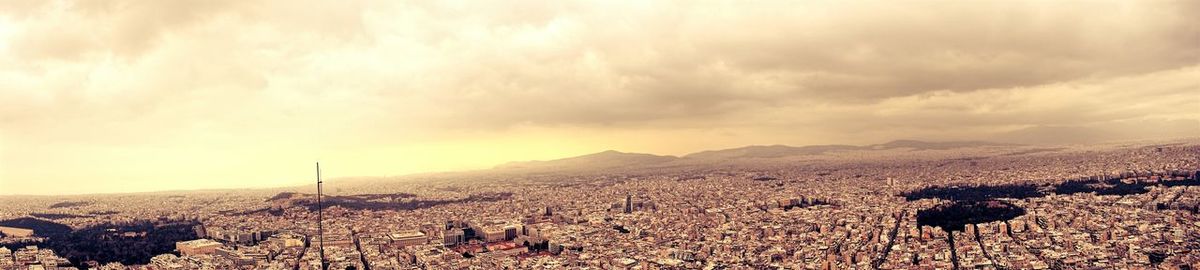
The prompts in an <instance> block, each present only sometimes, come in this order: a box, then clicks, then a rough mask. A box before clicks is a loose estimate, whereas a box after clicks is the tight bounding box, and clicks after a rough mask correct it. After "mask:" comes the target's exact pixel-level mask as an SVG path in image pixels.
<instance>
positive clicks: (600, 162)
mask: <svg viewBox="0 0 1200 270" xmlns="http://www.w3.org/2000/svg"><path fill="white" fill-rule="evenodd" d="M1009 146H1018V144H1008V143H994V142H984V141H949V142H926V141H917V140H896V141H891V142H887V143H883V144H873V145H865V146H855V145H807V146H787V145H752V146H745V147H738V148H731V149H723V150H710V151H702V152H697V153H692V154H687V155H683V156H681V157H676V156H668V155H654V154H645V153H626V152H618V151H613V150H608V151H604V152H599V153H593V154H587V155H582V156H576V157H569V158H562V159H555V160H546V161H518V162H509V163H505V164H502V165H499V166H496V167H495V169H500V170H536V171H542V170H551V171H558V170H562V171H570V170H582V169H589V170H597V169H611V168H620V167H633V166H641V167H650V166H655V165H664V164H670V163H672V162H682V161H723V160H735V159H754V158H783V157H791V156H811V155H821V154H825V153H830V152H844V151H871V150H889V149H910V150H913V151H919V150H948V149H956V148H972V147H1009Z"/></svg>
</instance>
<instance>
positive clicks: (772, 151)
mask: <svg viewBox="0 0 1200 270" xmlns="http://www.w3.org/2000/svg"><path fill="white" fill-rule="evenodd" d="M991 146H1018V144H1008V143H994V142H985V141H946V142H926V141H918V140H895V141H890V142H887V143H882V144H873V145H867V146H854V145H841V144H832V145H808V146H787V145H778V144H777V145H752V146H745V147H738V148H731V149H723V150H710V151H702V152H696V153H692V154H687V155H684V156H683V157H684V158H689V159H717V160H720V159H735V158H779V157H788V156H802V155H820V154H825V153H828V152H840V151H862V150H886V149H905V148H907V149H913V150H948V149H955V148H970V147H991Z"/></svg>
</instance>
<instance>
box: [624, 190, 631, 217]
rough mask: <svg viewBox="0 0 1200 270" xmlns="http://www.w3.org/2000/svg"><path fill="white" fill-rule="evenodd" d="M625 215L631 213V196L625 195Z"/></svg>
mask: <svg viewBox="0 0 1200 270" xmlns="http://www.w3.org/2000/svg"><path fill="white" fill-rule="evenodd" d="M625 213H626V214H629V213H633V195H629V194H625Z"/></svg>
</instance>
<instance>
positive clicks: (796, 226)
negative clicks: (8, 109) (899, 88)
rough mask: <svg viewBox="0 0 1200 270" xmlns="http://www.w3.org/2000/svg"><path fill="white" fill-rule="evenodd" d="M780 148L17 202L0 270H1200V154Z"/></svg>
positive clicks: (1162, 145)
mask: <svg viewBox="0 0 1200 270" xmlns="http://www.w3.org/2000/svg"><path fill="white" fill-rule="evenodd" d="M768 148H769V149H771V151H769V152H768V151H766V150H764V149H768ZM768 148H763V147H748V148H741V149H730V150H722V151H723V152H722V151H717V152H706V153H704V154H695V155H688V156H684V157H680V158H675V157H669V156H652V155H646V154H632V153H621V152H615V151H610V152H603V153H598V154H593V155H588V156H582V157H577V158H571V159H563V160H554V161H544V162H536V163H530V164H523V165H522V164H516V165H513V164H509V165H506V166H502V167H498V168H496V169H492V170H483V171H472V172H461V173H445V174H433V175H423V176H411V177H400V178H371V179H327V180H325V184H324V185H325V186H324V187H323V188H324V194H323V195H322V198H321V201H320V202H319V205H320V206H318V202H317V197H316V195H317V194H316V186H315V185H311V186H304V187H295V188H279V189H261V190H211V191H194V192H161V193H135V194H111V195H77V196H5V197H0V220H3V221H0V233H3V236H0V246H4V247H3V248H0V269H4V270H9V269H13V270H15V269H321V268H322V260H321V259H320V258H321V254H322V253H323V254H324V257H325V258H326V263H327V265H326V267H328V269H559V268H566V269H1081V268H1100V269H1151V268H1155V269H1197V267H1200V253H1196V251H1197V250H1200V246H1198V245H1200V212H1198V211H1200V196H1198V195H1200V188H1198V187H1196V186H1197V185H1200V181H1198V180H1197V179H1196V177H1197V173H1200V163H1198V161H1200V143H1198V142H1197V141H1195V140H1186V141H1173V142H1154V143H1150V142H1139V143H1129V144H1106V145H1096V146H1086V147H1085V146H1071V147H1035V146H1021V145H1007V144H986V143H925V142H917V141H902V142H894V143H891V144H883V145H875V146H871V147H832V148H830V147H825V148H821V149H822V150H820V151H813V149H815V148H814V147H786V146H775V147H768ZM827 148H828V149H827ZM713 156H719V157H720V158H719V159H717V158H714V157H713ZM581 164H584V165H586V164H604V166H598V167H597V166H580V165H581ZM325 166H335V165H325ZM315 177H316V176H315V175H314V178H315ZM314 181H315V179H314ZM318 209H320V210H321V211H320V214H321V215H322V220H323V221H322V223H321V228H320V229H318V225H317V221H318V211H317V210H318ZM318 230H320V233H318ZM319 235H323V238H322V237H321V236H319ZM321 247H323V252H322V248H321Z"/></svg>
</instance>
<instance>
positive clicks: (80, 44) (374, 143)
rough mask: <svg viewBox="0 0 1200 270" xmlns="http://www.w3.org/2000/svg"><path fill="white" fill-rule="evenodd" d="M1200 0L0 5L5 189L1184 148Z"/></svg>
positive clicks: (1195, 96)
mask: <svg viewBox="0 0 1200 270" xmlns="http://www.w3.org/2000/svg"><path fill="white" fill-rule="evenodd" d="M1195 18H1200V1H1178V2H1176V1H969V2H966V1H612V0H602V1H544V2H542V1H353V0H349V1H307V0H287V1H247V0H232V1H227V0H209V1H146V0H142V1H126V0H111V1H90V0H80V1H54V0H50V1H47V0H32V1H26V0H8V1H0V194H80V193H111V192H138V191H154V190H182V189H202V188H254V187H275V186H288V185H299V184H304V183H308V182H310V181H312V178H313V172H312V163H313V162H314V161H321V162H322V165H323V166H322V167H323V169H324V171H325V176H326V177H331V178H333V177H343V176H394V175H405V174H412V173H422V172H438V171H455V170H473V169H485V168H490V167H492V166H494V165H497V164H501V163H504V162H507V161H516V160H544V159H554V158H562V157H568V156H575V155H581V154H587V153H592V152H599V151H603V150H609V149H614V150H619V151H627V152H644V153H655V154H668V155H682V154H687V153H691V152H696V151H701V150H711V149H721V148H731V147H739V146H745V145H762V144H789V145H808V144H833V143H838V144H872V143H881V142H886V141H889V140H893V139H923V140H996V141H1011V142H1020V143H1087V142H1094V141H1099V140H1113V139H1131V138H1133V139H1136V138H1146V137H1151V136H1167V137H1170V136H1189V135H1190V136H1195V134H1197V131H1200V109H1197V107H1198V106H1200V20H1196V19H1195Z"/></svg>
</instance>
